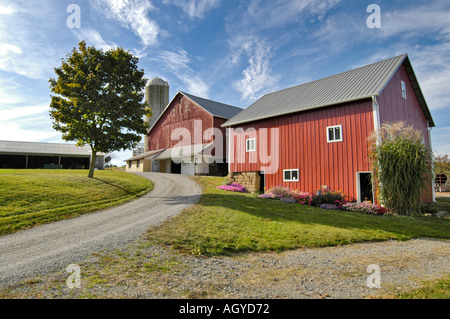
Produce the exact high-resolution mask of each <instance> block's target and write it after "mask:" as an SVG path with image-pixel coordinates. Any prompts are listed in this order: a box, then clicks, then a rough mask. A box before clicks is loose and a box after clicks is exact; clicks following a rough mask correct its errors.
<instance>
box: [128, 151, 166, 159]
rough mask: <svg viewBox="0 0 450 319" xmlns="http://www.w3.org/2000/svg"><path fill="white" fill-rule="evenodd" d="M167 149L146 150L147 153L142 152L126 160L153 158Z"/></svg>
mask: <svg viewBox="0 0 450 319" xmlns="http://www.w3.org/2000/svg"><path fill="white" fill-rule="evenodd" d="M165 150H166V149H165V148H164V149H161V150H156V151H150V152H146V153H142V154H139V155H136V156H133V157H130V158H128V159H126V160H125V162H126V161H136V160H140V159H152V158H154V157H156V156H158V155H159V154H161V153H162V152H164V151H165Z"/></svg>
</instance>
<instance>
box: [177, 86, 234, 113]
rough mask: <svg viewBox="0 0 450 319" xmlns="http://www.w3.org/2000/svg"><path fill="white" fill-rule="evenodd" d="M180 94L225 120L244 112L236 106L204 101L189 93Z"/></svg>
mask: <svg viewBox="0 0 450 319" xmlns="http://www.w3.org/2000/svg"><path fill="white" fill-rule="evenodd" d="M180 93H181V94H183V95H185V96H187V97H188V98H190V99H191V100H192V101H194V102H195V103H197V104H198V105H199V106H201V107H202V108H204V109H205V110H207V111H208V112H209V113H211V114H212V115H214V116H217V117H222V118H224V119H230V118H232V117H233V116H235V115H236V114H238V113H239V112H241V111H242V110H243V109H241V108H239V107H236V106H232V105H228V104H224V103H220V102H216V101H212V100H208V99H204V98H202V97H198V96H195V95H192V94H189V93H185V92H180Z"/></svg>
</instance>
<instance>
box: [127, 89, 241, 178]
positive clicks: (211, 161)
mask: <svg viewBox="0 0 450 319" xmlns="http://www.w3.org/2000/svg"><path fill="white" fill-rule="evenodd" d="M240 111H242V109H241V108H238V107H235V106H232V105H227V104H224V103H220V102H216V101H212V100H209V99H205V98H201V97H198V96H195V95H192V94H189V93H185V92H178V93H177V94H175V96H174V98H173V99H172V100H171V101H170V102H169V104H168V105H167V106H166V107H165V109H164V110H162V112H161V114H160V115H159V116H158V117H156V118H155V120H154V121H153V124H152V125H151V127H150V129H149V131H148V134H147V137H148V138H147V141H148V152H146V153H144V154H142V155H139V156H136V157H134V158H131V159H129V160H128V162H129V166H130V167H131V166H132V162H137V161H139V162H138V163H139V164H137V165H141V163H140V162H141V161H142V164H145V163H144V160H145V161H147V162H148V167H147V169H148V171H152V172H161V173H178V174H180V173H181V174H185V175H219V176H220V175H223V176H225V175H226V174H227V164H226V147H225V145H226V143H225V128H223V127H222V124H224V123H225V122H226V121H227V120H228V119H230V118H232V117H233V116H234V115H236V114H238V113H239V112H240Z"/></svg>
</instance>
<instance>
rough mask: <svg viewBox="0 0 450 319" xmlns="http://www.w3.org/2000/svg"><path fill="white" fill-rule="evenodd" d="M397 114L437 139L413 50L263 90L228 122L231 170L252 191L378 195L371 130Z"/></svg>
mask: <svg viewBox="0 0 450 319" xmlns="http://www.w3.org/2000/svg"><path fill="white" fill-rule="evenodd" d="M397 121H403V122H405V123H406V124H407V125H413V126H414V127H415V128H416V129H419V130H421V131H422V132H423V134H424V136H425V139H424V140H425V143H426V144H427V145H428V146H431V137H430V130H431V127H434V122H433V119H432V117H431V114H430V111H429V109H428V106H427V103H426V101H425V99H424V97H423V94H422V91H421V89H420V86H419V83H418V81H417V78H416V76H415V74H414V71H413V68H412V66H411V62H410V60H409V58H408V56H407V55H406V54H404V55H401V56H397V57H394V58H391V59H387V60H384V61H381V62H377V63H374V64H370V65H367V66H364V67H360V68H357V69H354V70H351V71H347V72H344V73H340V74H337V75H334V76H330V77H327V78H323V79H320V80H317V81H313V82H309V83H306V84H302V85H299V86H295V87H291V88H288V89H285V90H281V91H277V92H274V93H270V94H267V95H265V96H263V97H262V98H261V99H259V100H258V101H256V102H255V103H254V104H252V105H250V106H249V107H248V108H246V109H245V110H243V111H242V112H240V113H239V114H238V115H236V116H235V117H233V118H231V119H230V120H228V121H227V122H226V123H225V124H224V127H227V129H228V131H229V132H228V135H229V141H228V144H229V145H228V147H229V150H228V155H229V157H228V162H229V171H230V174H231V175H232V176H233V177H234V178H235V179H236V180H237V179H239V180H240V181H244V183H246V185H244V186H247V188H249V189H250V190H251V191H258V190H263V189H264V187H266V189H270V188H272V187H274V186H284V187H288V188H290V189H293V190H294V189H296V190H300V191H306V192H310V193H313V194H314V193H316V191H317V190H318V189H320V188H328V189H333V190H341V191H343V192H344V193H345V194H347V195H348V196H349V197H352V198H355V199H357V200H358V201H361V200H365V199H373V197H374V196H373V187H372V184H371V183H372V182H371V178H370V174H371V173H370V168H369V162H368V142H367V138H368V136H369V135H370V134H371V132H372V131H374V130H375V129H377V128H379V127H380V126H381V125H382V124H384V123H389V122H397ZM430 187H431V186H430ZM431 196H432V195H430V196H429V198H428V200H429V201H431V200H432V198H431Z"/></svg>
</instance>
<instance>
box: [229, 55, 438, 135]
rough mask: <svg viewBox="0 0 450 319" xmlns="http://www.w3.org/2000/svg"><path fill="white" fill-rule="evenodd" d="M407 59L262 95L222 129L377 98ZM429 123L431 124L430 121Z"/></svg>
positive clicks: (375, 64)
mask: <svg viewBox="0 0 450 319" xmlns="http://www.w3.org/2000/svg"><path fill="white" fill-rule="evenodd" d="M407 57H408V56H407V55H406V54H403V55H400V56H397V57H394V58H390V59H387V60H384V61H380V62H377V63H373V64H370V65H366V66H363V67H360V68H357V69H354V70H350V71H347V72H343V73H339V74H336V75H333V76H329V77H326V78H323V79H320V80H316V81H313V82H309V83H305V84H301V85H298V86H294V87H291V88H288V89H284V90H281V91H277V92H273V93H270V94H266V95H264V96H263V97H262V98H261V99H259V100H258V101H256V102H255V103H253V104H252V105H250V106H249V107H248V108H246V109H245V110H243V111H242V112H240V113H239V114H238V115H236V116H234V117H233V118H231V119H230V120H228V121H227V122H226V123H225V124H223V125H222V126H231V125H238V124H242V123H246V122H250V121H256V120H261V119H265V118H270V117H275V116H279V115H284V114H290V113H295V112H299V111H305V110H310V109H315V108H320V107H325V106H330V105H336V104H341V103H345V102H350V101H356V100H361V99H365V98H371V97H372V96H377V95H379V94H380V93H381V91H382V90H383V88H384V87H385V86H386V84H387V83H388V82H389V80H390V79H391V77H392V76H393V75H394V73H395V72H396V71H397V69H398V68H399V67H400V66H401V64H402V63H403V61H404V60H405V59H407ZM416 81H417V80H416ZM419 100H420V99H419ZM422 109H424V111H425V109H426V110H428V107H427V106H426V104H425V105H423V106H422ZM425 113H426V111H425ZM428 113H429V112H428ZM426 115H427V114H426ZM427 117H428V115H427ZM429 118H430V119H431V115H429ZM430 122H431V123H432V119H431V121H430Z"/></svg>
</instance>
